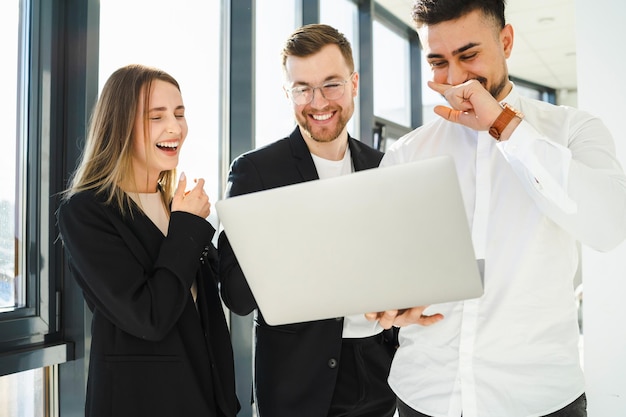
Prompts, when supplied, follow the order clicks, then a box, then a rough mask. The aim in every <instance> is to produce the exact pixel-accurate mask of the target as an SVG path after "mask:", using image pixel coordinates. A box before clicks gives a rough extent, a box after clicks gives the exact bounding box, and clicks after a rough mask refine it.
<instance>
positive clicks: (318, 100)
mask: <svg viewBox="0 0 626 417" xmlns="http://www.w3.org/2000/svg"><path fill="white" fill-rule="evenodd" d="M312 94H313V99H312V100H311V106H312V107H314V108H320V109H321V108H324V107H326V105H327V104H328V100H326V97H324V94H323V93H322V88H321V87H315V88H313V92H312Z"/></svg>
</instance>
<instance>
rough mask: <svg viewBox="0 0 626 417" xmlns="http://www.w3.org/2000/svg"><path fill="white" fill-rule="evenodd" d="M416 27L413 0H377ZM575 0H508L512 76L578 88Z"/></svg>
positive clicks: (564, 88) (559, 87) (544, 83)
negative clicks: (513, 38)
mask: <svg viewBox="0 0 626 417" xmlns="http://www.w3.org/2000/svg"><path fill="white" fill-rule="evenodd" d="M377 2H378V3H379V4H381V5H382V6H383V7H384V8H385V9H387V10H388V11H390V12H391V13H392V14H394V15H396V16H397V17H398V18H399V19H401V20H402V21H403V22H406V23H407V24H408V25H409V26H411V27H413V23H412V21H411V5H412V3H413V1H412V0H377ZM574 2H575V0H551V1H549V2H546V1H545V0H508V1H507V6H506V19H507V22H508V23H510V24H511V25H512V26H513V30H514V34H515V40H514V46H513V52H512V54H511V57H510V58H509V60H508V65H509V73H510V74H511V75H512V76H515V77H517V78H521V79H524V80H527V81H531V82H534V83H537V84H541V85H545V86H548V87H552V88H555V89H557V90H569V91H575V90H576V33H575V28H574V23H575V22H574V21H575V12H574Z"/></svg>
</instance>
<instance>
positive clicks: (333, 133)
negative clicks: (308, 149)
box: [297, 102, 354, 143]
mask: <svg viewBox="0 0 626 417" xmlns="http://www.w3.org/2000/svg"><path fill="white" fill-rule="evenodd" d="M330 110H332V111H335V114H334V115H333V117H335V118H336V120H335V121H334V123H333V124H332V125H327V126H318V125H313V124H312V123H311V122H310V119H309V117H308V113H309V112H307V109H304V110H302V112H301V113H300V114H298V115H297V121H298V124H299V125H300V128H301V129H302V130H303V131H304V132H306V134H307V135H308V136H309V137H310V138H311V139H313V140H314V141H316V142H320V143H324V142H332V141H333V140H335V139H337V138H338V137H339V135H341V133H342V132H343V131H344V129H345V128H346V125H347V124H348V122H349V121H350V118H351V117H352V113H354V103H353V102H351V104H350V107H348V108H343V107H340V106H337V107H336V108H334V109H330Z"/></svg>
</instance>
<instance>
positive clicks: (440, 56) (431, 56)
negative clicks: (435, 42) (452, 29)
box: [427, 42, 480, 59]
mask: <svg viewBox="0 0 626 417" xmlns="http://www.w3.org/2000/svg"><path fill="white" fill-rule="evenodd" d="M478 45H480V44H479V43H476V42H470V43H468V44H467V45H463V46H461V47H460V48H458V49H455V50H454V51H452V56H456V55H459V54H462V53H463V52H465V51H467V50H468V49H472V48H473V47H475V46H478ZM427 58H428V59H432V58H443V55H441V54H428V56H427Z"/></svg>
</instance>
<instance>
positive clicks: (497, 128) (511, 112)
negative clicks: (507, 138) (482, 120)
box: [489, 103, 524, 142]
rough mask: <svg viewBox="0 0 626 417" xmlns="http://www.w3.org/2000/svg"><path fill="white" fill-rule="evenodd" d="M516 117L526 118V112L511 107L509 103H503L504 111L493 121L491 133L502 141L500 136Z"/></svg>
mask: <svg viewBox="0 0 626 417" xmlns="http://www.w3.org/2000/svg"><path fill="white" fill-rule="evenodd" d="M514 117H519V118H520V119H523V118H524V114H523V113H522V112H521V111H519V110H516V109H514V108H513V107H511V106H510V105H509V104H507V103H502V113H500V115H499V116H498V118H497V119H496V120H495V122H493V124H492V125H491V127H490V128H489V134H490V135H491V136H493V137H494V138H495V140H497V141H498V142H499V141H500V136H501V135H502V132H503V131H504V129H506V127H507V126H508V125H509V123H511V120H513V118H514Z"/></svg>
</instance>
